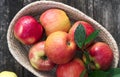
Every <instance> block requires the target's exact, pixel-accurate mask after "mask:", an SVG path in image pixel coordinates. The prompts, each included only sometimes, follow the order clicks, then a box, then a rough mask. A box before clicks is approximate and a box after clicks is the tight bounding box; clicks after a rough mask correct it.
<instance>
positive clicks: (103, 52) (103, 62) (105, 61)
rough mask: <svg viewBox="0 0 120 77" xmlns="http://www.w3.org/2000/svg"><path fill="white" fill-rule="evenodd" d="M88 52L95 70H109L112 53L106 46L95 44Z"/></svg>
mask: <svg viewBox="0 0 120 77" xmlns="http://www.w3.org/2000/svg"><path fill="white" fill-rule="evenodd" d="M88 51H89V54H90V57H91V60H92V61H93V62H94V64H95V67H96V69H101V70H107V69H109V68H110V66H111V64H112V61H113V52H112V49H111V48H110V47H109V45H108V44H106V43H104V42H96V43H95V44H93V45H92V46H91V47H90V48H89V49H88Z"/></svg>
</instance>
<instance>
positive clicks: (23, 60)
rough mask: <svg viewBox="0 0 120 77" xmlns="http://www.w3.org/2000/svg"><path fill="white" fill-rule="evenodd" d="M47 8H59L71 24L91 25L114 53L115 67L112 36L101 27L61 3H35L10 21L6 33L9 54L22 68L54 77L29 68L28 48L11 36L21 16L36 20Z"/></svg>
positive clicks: (114, 47) (38, 74)
mask: <svg viewBox="0 0 120 77" xmlns="http://www.w3.org/2000/svg"><path fill="white" fill-rule="evenodd" d="M49 8H60V9H62V10H64V11H65V12H66V13H67V15H68V16H69V17H70V19H71V21H72V22H74V21H77V20H85V21H88V22H89V23H91V24H92V25H93V26H94V28H95V29H98V30H100V34H99V38H100V39H101V40H102V41H104V42H106V43H107V44H109V46H110V47H111V49H112V50H113V53H114V60H113V64H112V67H117V64H118V60H119V52H118V47H117V44H116V41H115V40H114V38H113V37H112V35H111V34H110V33H109V32H108V31H107V30H106V29H105V28H104V27H103V26H102V25H100V24H99V23H97V22H96V21H95V20H93V19H92V18H90V17H89V16H87V15H85V14H84V13H83V12H81V11H79V10H77V9H75V8H73V7H71V6H68V5H65V4H63V3H59V2H53V1H36V2H33V3H30V4H28V5H27V6H25V7H24V8H22V9H21V10H20V11H19V12H18V13H17V14H16V15H15V17H14V18H13V19H12V21H11V23H10V25H9V28H8V32H7V42H8V47H9V50H10V52H11V54H12V55H13V57H14V58H15V59H16V60H17V61H18V62H19V63H20V64H21V65H22V66H23V67H24V68H26V69H27V70H29V71H30V72H32V73H33V74H34V75H36V76H37V77H55V69H53V70H52V71H49V72H41V71H37V70H35V69H34V68H33V67H32V66H31V64H30V63H29V60H28V51H29V47H30V46H26V45H23V44H21V43H20V42H19V41H18V40H16V39H15V37H14V35H13V26H14V24H15V23H16V21H17V20H18V19H19V18H20V17H21V16H24V15H32V16H34V17H36V18H38V17H39V16H40V14H41V13H43V12H44V11H45V10H46V9H49Z"/></svg>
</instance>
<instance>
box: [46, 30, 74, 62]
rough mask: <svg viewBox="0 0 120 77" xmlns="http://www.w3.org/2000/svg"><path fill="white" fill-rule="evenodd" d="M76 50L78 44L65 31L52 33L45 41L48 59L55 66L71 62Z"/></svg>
mask: <svg viewBox="0 0 120 77" xmlns="http://www.w3.org/2000/svg"><path fill="white" fill-rule="evenodd" d="M75 50H76V44H75V43H74V42H73V41H72V40H71V36H69V34H68V33H66V32H64V31H56V32H53V33H51V34H50V35H49V36H48V37H47V39H46V41H45V52H46V55H47V57H48V58H49V59H50V60H51V61H53V62H54V63H55V64H64V63H67V62H69V61H70V60H71V59H72V58H73V56H74V54H75Z"/></svg>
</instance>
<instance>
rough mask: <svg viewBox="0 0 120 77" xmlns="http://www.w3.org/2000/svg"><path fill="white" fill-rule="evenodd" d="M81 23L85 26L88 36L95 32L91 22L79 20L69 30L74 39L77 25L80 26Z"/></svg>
mask: <svg viewBox="0 0 120 77" xmlns="http://www.w3.org/2000/svg"><path fill="white" fill-rule="evenodd" d="M79 24H82V26H83V27H84V29H85V32H86V37H88V36H89V35H90V34H91V33H93V32H94V28H93V26H92V25H91V24H90V23H88V22H86V21H77V22H75V23H74V24H73V26H72V27H71V29H70V30H69V34H71V35H72V36H73V37H72V39H73V40H74V32H75V30H76V28H77V26H79Z"/></svg>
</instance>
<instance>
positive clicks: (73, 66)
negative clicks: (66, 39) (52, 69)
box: [56, 58, 88, 77]
mask: <svg viewBox="0 0 120 77" xmlns="http://www.w3.org/2000/svg"><path fill="white" fill-rule="evenodd" d="M85 70H86V68H85V66H84V63H83V62H82V60H80V59H78V58H75V59H73V60H72V61H70V62H68V63H66V64H61V65H58V67H57V70H56V75H57V77H80V75H81V74H82V73H83V72H84V71H85ZM84 77H88V75H87V73H86V74H85V75H84Z"/></svg>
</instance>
